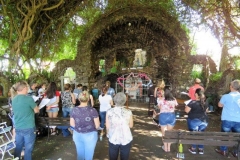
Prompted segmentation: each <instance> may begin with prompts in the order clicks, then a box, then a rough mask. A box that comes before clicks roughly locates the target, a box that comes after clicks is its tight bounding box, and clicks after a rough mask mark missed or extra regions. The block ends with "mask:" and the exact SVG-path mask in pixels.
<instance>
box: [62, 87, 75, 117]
mask: <svg viewBox="0 0 240 160" xmlns="http://www.w3.org/2000/svg"><path fill="white" fill-rule="evenodd" d="M61 100H62V114H63V117H67V116H68V115H70V113H71V111H72V109H73V107H74V105H75V103H76V100H75V96H74V95H73V93H72V92H71V85H70V84H69V83H67V84H65V85H64V91H63V93H62V94H61Z"/></svg>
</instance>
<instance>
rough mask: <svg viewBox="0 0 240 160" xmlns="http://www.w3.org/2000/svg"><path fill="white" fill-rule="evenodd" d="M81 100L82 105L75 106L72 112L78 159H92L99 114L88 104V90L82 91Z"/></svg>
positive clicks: (71, 121) (96, 137)
mask: <svg viewBox="0 0 240 160" xmlns="http://www.w3.org/2000/svg"><path fill="white" fill-rule="evenodd" d="M79 100H80V102H81V103H80V105H79V106H77V107H75V108H73V110H72V112H71V114H70V125H71V127H72V128H73V141H74V143H75V145H76V149H77V160H84V159H85V160H92V159H93V154H94V150H95V147H96V144H97V139H98V132H97V128H98V127H99V115H98V113H97V111H96V109H95V108H93V107H90V106H88V100H89V93H88V92H87V91H83V92H82V93H80V95H79Z"/></svg>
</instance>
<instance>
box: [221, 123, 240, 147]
mask: <svg viewBox="0 0 240 160" xmlns="http://www.w3.org/2000/svg"><path fill="white" fill-rule="evenodd" d="M231 131H232V132H237V133H240V122H233V121H227V120H223V121H222V126H221V132H231ZM220 150H221V151H227V147H226V146H220Z"/></svg>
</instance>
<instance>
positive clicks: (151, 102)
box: [148, 82, 156, 119]
mask: <svg viewBox="0 0 240 160" xmlns="http://www.w3.org/2000/svg"><path fill="white" fill-rule="evenodd" d="M155 88H156V85H155V82H153V84H151V85H150V87H149V89H148V97H149V103H148V115H149V116H153V119H154V118H155V115H154V114H152V113H154V112H153V110H154V108H153V107H154V105H155V97H154V92H155Z"/></svg>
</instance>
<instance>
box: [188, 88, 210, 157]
mask: <svg viewBox="0 0 240 160" xmlns="http://www.w3.org/2000/svg"><path fill="white" fill-rule="evenodd" d="M195 97H196V100H192V101H191V102H189V103H188V104H187V105H186V106H185V112H186V113H187V114H188V118H187V124H188V130H189V131H198V132H203V131H205V129H206V128H207V125H208V117H207V114H206V110H207V106H206V104H205V96H204V94H203V91H202V90H201V88H198V89H196V91H195ZM196 147H197V146H196V145H195V144H193V145H192V146H191V147H190V148H189V149H188V150H189V152H191V153H192V154H196ZM198 153H199V154H204V150H203V145H198Z"/></svg>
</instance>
